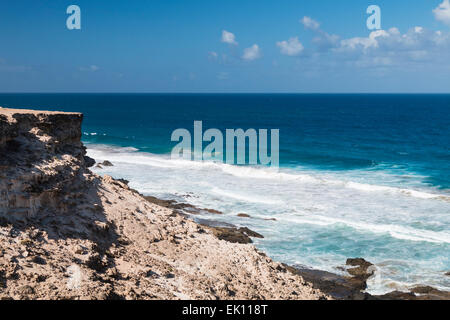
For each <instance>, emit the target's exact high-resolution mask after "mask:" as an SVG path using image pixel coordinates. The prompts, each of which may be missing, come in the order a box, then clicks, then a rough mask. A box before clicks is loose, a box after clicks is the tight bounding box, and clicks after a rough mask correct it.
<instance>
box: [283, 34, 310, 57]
mask: <svg viewBox="0 0 450 320" xmlns="http://www.w3.org/2000/svg"><path fill="white" fill-rule="evenodd" d="M277 46H278V47H279V48H280V52H281V53H282V54H285V55H287V56H297V55H299V54H300V53H301V52H302V51H303V49H304V47H303V45H302V44H301V42H300V41H298V38H297V37H295V38H290V39H289V40H287V41H279V42H277Z"/></svg>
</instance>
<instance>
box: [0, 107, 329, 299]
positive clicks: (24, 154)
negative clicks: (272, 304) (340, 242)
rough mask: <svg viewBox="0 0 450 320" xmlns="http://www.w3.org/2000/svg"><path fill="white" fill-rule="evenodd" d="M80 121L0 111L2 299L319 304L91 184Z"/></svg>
mask: <svg viewBox="0 0 450 320" xmlns="http://www.w3.org/2000/svg"><path fill="white" fill-rule="evenodd" d="M81 121H82V115H81V114H78V113H57V112H40V111H30V110H28V111H23V110H11V109H3V108H0V133H1V138H0V299H325V298H327V296H326V295H324V294H322V293H321V292H320V291H319V290H317V289H313V288H312V287H311V285H310V284H308V283H306V282H305V281H304V280H303V278H302V277H301V276H299V275H294V274H293V273H291V272H288V271H287V269H286V267H285V266H283V265H282V264H280V263H277V262H274V261H272V260H271V259H270V258H268V257H267V256H266V255H265V254H263V253H261V252H259V251H258V250H256V249H255V247H254V246H252V245H251V244H239V243H231V242H228V241H225V240H219V239H218V238H217V237H216V236H215V235H214V234H213V230H211V229H209V228H207V227H204V226H201V225H199V224H196V223H194V222H193V221H191V220H189V219H188V218H186V217H185V216H183V215H180V214H178V213H177V212H175V211H174V210H173V209H171V208H167V207H162V206H159V205H158V204H155V203H151V202H149V201H147V200H145V199H144V198H143V197H142V196H141V195H140V194H139V193H138V192H136V191H135V190H132V189H130V188H129V187H128V186H127V184H126V183H125V182H123V181H118V180H114V179H113V178H111V177H109V176H104V177H100V176H98V175H96V174H93V173H92V172H91V171H90V170H89V169H88V166H91V165H93V163H92V159H89V158H87V157H86V156H85V148H84V147H83V145H82V144H81V142H80V137H81Z"/></svg>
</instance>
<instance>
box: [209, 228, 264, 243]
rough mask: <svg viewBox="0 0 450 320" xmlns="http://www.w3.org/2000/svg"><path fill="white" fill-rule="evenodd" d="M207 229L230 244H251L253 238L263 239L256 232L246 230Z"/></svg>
mask: <svg viewBox="0 0 450 320" xmlns="http://www.w3.org/2000/svg"><path fill="white" fill-rule="evenodd" d="M204 226H205V225H204ZM206 227H208V228H209V229H210V230H211V231H212V233H213V234H214V235H215V236H216V237H217V238H218V239H220V240H225V241H228V242H232V243H243V244H245V243H252V242H253V241H252V239H251V238H252V237H253V238H264V237H263V236H262V235H260V234H259V233H257V232H254V231H252V230H250V229H248V228H245V227H244V228H227V227H211V226H206Z"/></svg>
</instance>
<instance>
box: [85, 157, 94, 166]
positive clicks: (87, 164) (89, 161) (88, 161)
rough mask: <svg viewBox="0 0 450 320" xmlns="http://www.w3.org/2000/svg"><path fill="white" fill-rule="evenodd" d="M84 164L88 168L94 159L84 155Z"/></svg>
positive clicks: (92, 164)
mask: <svg viewBox="0 0 450 320" xmlns="http://www.w3.org/2000/svg"><path fill="white" fill-rule="evenodd" d="M84 164H85V165H86V168H90V167H92V166H94V164H95V160H94V159H92V158H91V157H88V156H84Z"/></svg>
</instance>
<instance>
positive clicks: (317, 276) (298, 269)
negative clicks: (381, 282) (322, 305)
mask: <svg viewBox="0 0 450 320" xmlns="http://www.w3.org/2000/svg"><path fill="white" fill-rule="evenodd" d="M285 267H286V268H287V269H288V270H289V271H290V272H292V273H294V274H297V275H300V276H301V277H302V278H303V279H304V280H305V281H306V282H309V283H311V284H312V285H313V287H314V288H315V289H319V290H321V291H322V292H324V293H326V294H329V295H330V296H332V297H333V298H334V299H338V300H374V299H376V298H375V297H373V296H371V295H370V294H368V293H363V292H361V289H360V285H357V286H355V283H354V282H352V281H350V279H351V278H349V277H345V276H340V275H337V274H334V273H331V272H327V271H322V270H314V269H309V268H305V267H302V266H294V267H292V266H287V265H285Z"/></svg>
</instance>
